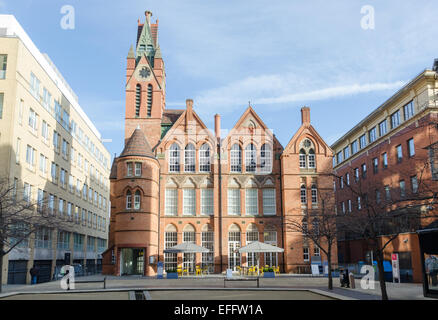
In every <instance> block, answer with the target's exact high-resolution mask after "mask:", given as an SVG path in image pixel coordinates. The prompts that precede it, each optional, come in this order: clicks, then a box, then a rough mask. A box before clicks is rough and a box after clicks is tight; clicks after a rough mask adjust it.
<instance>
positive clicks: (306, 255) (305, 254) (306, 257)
mask: <svg viewBox="0 0 438 320" xmlns="http://www.w3.org/2000/svg"><path fill="white" fill-rule="evenodd" d="M309 257H310V256H309V248H306V247H304V248H303V260H304V262H307V261H309V260H310V259H309Z"/></svg>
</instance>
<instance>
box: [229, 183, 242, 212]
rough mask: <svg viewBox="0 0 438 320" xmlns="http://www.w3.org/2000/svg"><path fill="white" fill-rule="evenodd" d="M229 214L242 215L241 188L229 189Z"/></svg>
mask: <svg viewBox="0 0 438 320" xmlns="http://www.w3.org/2000/svg"><path fill="white" fill-rule="evenodd" d="M228 214H229V215H240V189H228Z"/></svg>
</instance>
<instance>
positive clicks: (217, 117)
mask: <svg viewBox="0 0 438 320" xmlns="http://www.w3.org/2000/svg"><path fill="white" fill-rule="evenodd" d="M220 121H221V120H220V115H218V114H216V115H215V116H214V126H215V136H216V141H217V142H216V146H217V148H216V150H217V162H218V188H219V199H218V200H219V201H218V202H219V203H218V205H219V212H218V213H219V258H220V272H222V168H221V137H220Z"/></svg>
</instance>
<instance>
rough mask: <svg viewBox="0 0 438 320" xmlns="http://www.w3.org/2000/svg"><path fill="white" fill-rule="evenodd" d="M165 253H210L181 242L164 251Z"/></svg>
mask: <svg viewBox="0 0 438 320" xmlns="http://www.w3.org/2000/svg"><path fill="white" fill-rule="evenodd" d="M164 252H165V253H179V252H182V253H195V252H210V250H209V249H207V248H204V247H201V246H198V245H197V244H194V243H190V242H183V243H180V244H177V245H176V246H173V247H171V248H168V249H165V250H164Z"/></svg>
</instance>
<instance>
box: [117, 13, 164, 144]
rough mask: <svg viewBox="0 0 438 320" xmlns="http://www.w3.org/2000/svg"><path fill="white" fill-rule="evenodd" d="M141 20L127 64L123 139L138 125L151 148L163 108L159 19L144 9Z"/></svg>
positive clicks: (157, 134)
mask: <svg viewBox="0 0 438 320" xmlns="http://www.w3.org/2000/svg"><path fill="white" fill-rule="evenodd" d="M145 15H146V21H145V23H144V24H141V23H140V20H139V21H138V31H137V43H136V47H135V49H134V48H133V46H131V48H130V50H129V53H128V57H127V66H126V89H125V90H126V107H125V143H126V141H127V140H128V139H129V138H130V137H131V135H132V133H133V132H134V130H135V129H136V128H140V129H141V130H142V131H143V132H144V134H145V136H146V137H147V139H148V142H149V144H150V146H151V147H152V148H154V147H155V146H156V145H157V143H158V141H159V140H160V136H161V118H162V115H163V110H164V108H165V85H166V79H165V72H164V62H163V58H162V56H161V50H160V46H159V44H158V20H157V21H156V22H155V23H151V16H152V13H151V12H150V11H146V12H145Z"/></svg>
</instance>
